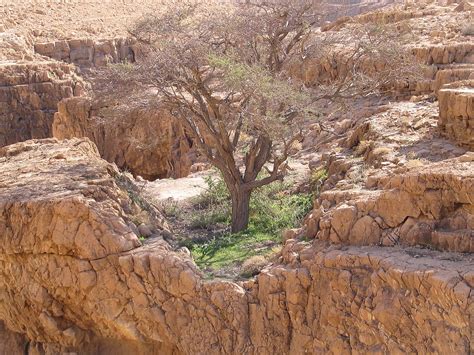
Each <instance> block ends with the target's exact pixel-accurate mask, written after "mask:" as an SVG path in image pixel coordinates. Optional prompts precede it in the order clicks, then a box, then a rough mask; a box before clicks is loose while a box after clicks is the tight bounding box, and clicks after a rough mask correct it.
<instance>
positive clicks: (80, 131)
mask: <svg viewBox="0 0 474 355" xmlns="http://www.w3.org/2000/svg"><path fill="white" fill-rule="evenodd" d="M104 115H105V117H106V118H104ZM101 116H102V117H101ZM53 135H54V137H57V138H59V139H65V138H72V137H88V138H89V139H91V140H92V141H93V142H94V143H95V144H96V145H97V147H98V148H99V152H100V153H101V156H102V157H103V158H104V159H106V160H108V161H110V162H114V163H116V164H117V165H118V166H119V167H120V168H122V169H127V170H129V171H131V172H132V173H133V174H135V175H140V176H142V177H143V178H145V179H150V180H153V179H156V178H165V177H174V178H178V177H183V176H187V175H188V174H189V173H190V170H191V165H192V163H193V162H195V161H196V159H197V158H196V152H195V151H194V150H193V149H192V141H191V139H189V138H188V137H187V136H186V134H185V131H184V129H183V128H182V126H181V125H179V123H178V122H177V120H176V119H175V118H174V117H172V116H171V115H170V114H169V113H168V111H167V110H165V109H164V108H154V109H150V110H143V109H129V108H126V106H125V105H124V107H115V108H110V109H107V112H105V111H102V112H101V107H100V104H96V103H93V102H92V101H91V100H90V99H89V98H87V97H81V98H72V99H66V100H63V101H61V102H60V103H59V105H58V112H57V113H56V114H55V116H54V122H53Z"/></svg>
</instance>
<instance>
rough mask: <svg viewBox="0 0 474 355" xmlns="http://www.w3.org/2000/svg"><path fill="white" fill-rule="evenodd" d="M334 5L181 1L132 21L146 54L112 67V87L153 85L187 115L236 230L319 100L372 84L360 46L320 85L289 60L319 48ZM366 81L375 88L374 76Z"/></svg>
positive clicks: (279, 172)
mask: <svg viewBox="0 0 474 355" xmlns="http://www.w3.org/2000/svg"><path fill="white" fill-rule="evenodd" d="M163 9H167V7H166V6H164V7H163ZM325 9H326V7H325V5H324V3H323V1H315V0H273V1H264V0H246V1H244V2H219V1H217V2H215V1H205V0H193V1H185V2H181V3H180V4H179V5H178V6H177V5H176V3H175V4H174V7H173V10H171V11H162V12H161V13H155V14H153V15H150V16H148V17H146V18H145V19H143V20H141V21H140V22H138V23H137V24H136V26H135V28H134V29H133V30H131V34H132V35H133V36H134V37H135V38H136V39H137V40H138V42H139V44H140V53H139V56H138V57H139V60H138V62H137V63H135V64H133V65H132V64H125V65H118V66H113V67H111V68H108V69H107V71H106V72H105V74H104V77H103V78H105V81H103V82H110V83H111V84H110V85H109V88H110V91H111V92H117V90H116V88H117V86H118V85H120V86H122V87H127V88H128V89H129V91H135V92H138V93H143V92H145V91H146V92H147V93H148V95H147V98H148V100H147V101H146V104H152V101H150V100H154V101H155V102H160V103H161V104H164V105H166V107H167V108H168V109H169V110H170V111H171V113H172V115H173V116H174V117H176V118H178V119H179V120H180V122H182V124H183V125H184V126H185V128H186V130H187V132H188V133H189V134H190V135H191V136H192V138H193V142H194V143H195V144H196V145H197V147H198V148H199V150H200V152H201V153H202V154H203V155H204V156H205V157H206V158H207V159H208V161H209V162H210V163H211V164H212V165H214V166H215V167H216V168H217V169H219V170H220V172H221V173H222V176H223V179H224V181H225V183H226V186H227V188H228V189H229V192H230V196H231V199H232V232H239V231H241V230H243V229H245V228H247V226H248V222H249V202H250V196H251V193H252V191H254V190H255V189H257V188H259V187H262V186H264V185H267V184H270V183H271V182H273V181H275V180H279V179H280V180H281V179H283V177H284V175H285V172H286V170H287V165H286V160H287V158H288V155H289V152H290V148H291V147H292V145H293V144H294V143H295V142H296V141H298V140H300V139H301V138H302V129H303V127H304V123H305V120H307V119H308V117H309V116H310V115H311V113H313V112H314V103H315V102H318V101H321V100H334V99H335V98H336V97H344V95H346V96H347V95H349V93H350V95H353V93H354V92H358V93H361V92H362V91H363V90H362V89H361V88H358V89H356V87H357V85H354V79H355V78H357V75H355V72H354V70H353V69H354V68H356V65H355V62H354V60H355V58H356V57H357V58H358V59H360V57H361V55H360V51H361V47H357V48H354V49H353V52H355V53H356V54H350V55H349V58H350V60H352V61H353V62H354V63H353V64H351V68H352V72H351V69H349V70H348V71H349V73H347V75H345V76H344V78H343V80H339V81H338V82H337V83H335V84H334V85H329V84H327V83H324V84H321V85H319V87H318V88H316V89H317V90H315V88H314V87H313V88H307V87H306V86H305V85H304V84H303V82H302V81H300V80H297V78H292V77H290V76H289V74H288V71H287V67H288V65H289V64H290V63H292V62H293V63H294V61H295V60H300V59H304V56H305V55H307V53H308V51H309V49H310V48H314V46H311V45H310V43H311V37H312V35H313V30H314V27H315V26H316V25H318V24H320V23H321V22H322V21H323V20H324V18H325V16H326V11H325ZM333 44H334V43H329V44H327V45H329V46H332V45H333ZM344 50H345V51H347V48H346V47H344ZM347 62H348V63H349V59H348V60H347ZM351 79H352V80H351ZM358 81H360V78H359V80H358ZM367 87H370V90H373V89H374V85H373V83H372V82H371V83H370V84H367V83H365V84H364V88H365V89H367ZM150 95H151V96H150Z"/></svg>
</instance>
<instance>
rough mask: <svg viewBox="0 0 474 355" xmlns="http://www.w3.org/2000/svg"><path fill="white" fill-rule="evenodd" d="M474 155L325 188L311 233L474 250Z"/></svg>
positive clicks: (349, 240) (335, 239)
mask: <svg viewBox="0 0 474 355" xmlns="http://www.w3.org/2000/svg"><path fill="white" fill-rule="evenodd" d="M473 173H474V157H472V155H470V154H469V153H467V154H466V155H464V156H461V157H460V158H457V159H452V160H450V161H443V162H441V163H437V164H432V165H430V166H429V167H427V168H424V169H423V168H418V169H412V170H411V171H410V172H408V173H405V174H399V175H394V176H391V177H388V176H384V177H382V178H377V177H371V178H369V180H368V181H367V187H369V188H371V189H356V190H345V191H337V190H330V191H327V192H323V193H322V194H321V196H320V198H319V200H318V201H317V203H316V209H315V211H314V212H313V214H312V215H311V216H310V217H309V219H312V221H311V222H310V223H309V225H310V226H311V228H310V229H308V233H309V234H310V235H309V236H310V237H313V236H315V237H316V238H317V239H321V240H328V241H331V242H332V243H336V244H351V245H396V244H402V245H412V246H414V245H424V246H428V247H432V248H435V249H438V250H445V251H456V252H463V253H473V252H474V234H473V231H474V210H473V207H474V195H473V192H474V175H473Z"/></svg>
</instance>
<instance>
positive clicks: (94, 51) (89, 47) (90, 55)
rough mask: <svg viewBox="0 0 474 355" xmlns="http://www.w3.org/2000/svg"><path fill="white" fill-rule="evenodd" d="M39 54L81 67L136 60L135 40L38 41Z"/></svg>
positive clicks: (35, 47)
mask: <svg viewBox="0 0 474 355" xmlns="http://www.w3.org/2000/svg"><path fill="white" fill-rule="evenodd" d="M34 49H35V52H36V53H37V54H40V55H43V56H46V57H50V58H53V59H56V60H59V61H64V62H67V63H73V64H76V65H78V66H80V67H103V66H105V65H107V64H109V63H120V62H125V61H126V62H129V63H131V62H134V61H135V51H134V40H132V39H127V38H117V39H111V40H92V39H72V40H62V41H56V42H48V43H36V44H35V46H34Z"/></svg>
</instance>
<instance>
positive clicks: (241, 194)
mask: <svg viewBox="0 0 474 355" xmlns="http://www.w3.org/2000/svg"><path fill="white" fill-rule="evenodd" d="M250 194H251V191H246V190H240V189H239V190H237V191H233V192H232V193H231V195H232V233H238V232H240V231H243V230H245V229H247V227H248V225H249V209H250Z"/></svg>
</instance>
